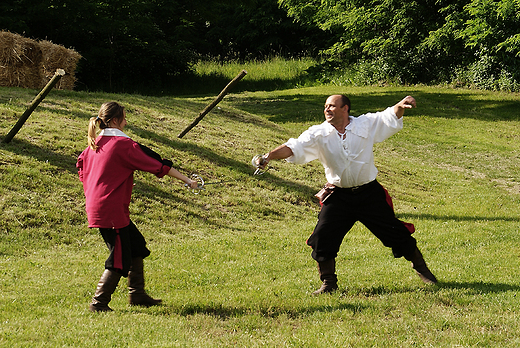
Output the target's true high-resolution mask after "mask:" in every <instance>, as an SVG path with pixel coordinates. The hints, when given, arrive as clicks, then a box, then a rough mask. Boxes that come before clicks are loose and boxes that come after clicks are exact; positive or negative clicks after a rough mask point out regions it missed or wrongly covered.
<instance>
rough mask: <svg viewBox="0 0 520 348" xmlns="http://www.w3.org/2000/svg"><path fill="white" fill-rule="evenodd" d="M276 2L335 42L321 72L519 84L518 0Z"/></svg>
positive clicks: (424, 79)
mask: <svg viewBox="0 0 520 348" xmlns="http://www.w3.org/2000/svg"><path fill="white" fill-rule="evenodd" d="M279 2H280V4H281V5H282V6H283V7H284V8H286V9H287V11H288V13H289V14H290V15H291V16H293V17H295V18H296V19H297V20H298V21H300V22H301V23H304V24H307V25H311V24H312V25H315V26H317V27H319V28H321V29H322V30H325V31H328V32H329V33H330V35H331V37H333V38H334V42H333V43H332V44H331V45H330V46H329V47H328V48H327V49H325V50H324V51H323V53H324V54H325V55H326V56H327V57H328V58H329V61H328V64H327V65H326V67H327V68H331V67H332V68H334V67H336V68H337V67H344V66H345V65H352V64H357V65H358V66H360V65H361V66H362V65H363V64H365V65H366V64H370V65H372V66H373V67H375V68H374V69H373V72H374V74H375V73H377V74H378V76H379V77H380V76H382V77H383V78H386V79H394V80H397V81H399V82H411V83H415V82H423V83H430V82H439V81H447V80H449V79H450V78H452V77H453V76H454V75H456V74H457V71H460V70H461V69H467V70H472V71H473V72H474V73H476V74H478V72H479V71H482V67H485V71H486V72H487V73H488V75H489V79H491V80H497V79H499V78H500V77H499V76H502V78H503V77H504V76H506V78H505V79H506V80H510V81H513V84H514V83H515V82H514V81H519V80H520V76H519V74H518V70H519V63H518V59H517V58H518V56H519V55H520V26H519V21H520V14H519V9H520V0H462V1H460V0H459V1H457V0H422V1H403V0H339V1H332V0H310V1H309V0H279ZM474 77H475V76H474ZM473 80H475V78H473Z"/></svg>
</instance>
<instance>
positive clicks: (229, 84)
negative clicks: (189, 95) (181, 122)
mask: <svg viewBox="0 0 520 348" xmlns="http://www.w3.org/2000/svg"><path fill="white" fill-rule="evenodd" d="M246 74H247V71H245V70H242V71H241V72H240V74H238V75H237V76H236V77H235V78H234V79H233V80H231V82H230V83H228V85H227V86H226V87H224V89H223V90H222V92H220V94H219V95H218V96H217V98H215V100H214V101H213V102H212V103H211V104H209V105H208V106H206V108H204V110H202V112H201V113H200V114H199V116H198V117H197V118H196V119H195V121H193V122H192V123H191V124H190V125H189V126H188V127H187V128H186V129H185V130H183V131H182V133H180V134H179V135H178V136H177V137H178V138H182V137H183V136H185V135H186V133H188V132H189V131H190V130H191V129H192V128H193V127H195V126H196V125H197V124H198V123H199V122H200V120H202V119H203V118H204V116H206V114H207V113H208V112H210V111H211V109H213V108H214V107H215V106H216V105H217V104H218V103H220V101H221V100H222V99H224V97H225V96H226V94H227V93H228V92H229V90H230V89H231V88H233V86H234V85H235V84H236V83H237V82H238V81H240V80H242V78H243V77H244V76H246Z"/></svg>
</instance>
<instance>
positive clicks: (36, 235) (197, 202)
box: [0, 71, 520, 347]
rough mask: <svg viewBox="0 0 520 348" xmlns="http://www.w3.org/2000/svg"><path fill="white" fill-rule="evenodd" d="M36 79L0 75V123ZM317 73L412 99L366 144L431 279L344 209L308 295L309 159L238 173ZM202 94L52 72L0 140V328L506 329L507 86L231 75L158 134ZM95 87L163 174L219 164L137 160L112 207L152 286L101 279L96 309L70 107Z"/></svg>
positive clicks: (515, 185)
mask: <svg viewBox="0 0 520 348" xmlns="http://www.w3.org/2000/svg"><path fill="white" fill-rule="evenodd" d="M238 72H239V71H237V73H238ZM229 74H230V75H235V73H229ZM251 75H254V74H251V73H250V74H248V78H249V77H250V76H251ZM232 77H233V76H231V78H232ZM228 78H229V76H226V79H228ZM282 79H283V76H282ZM266 80H267V79H266ZM244 82H245V81H244ZM241 83H242V82H241ZM36 92H37V91H30V90H23V89H16V88H11V89H8V88H0V140H1V139H2V138H3V136H4V135H5V134H7V133H8V132H9V130H10V129H11V127H12V126H13V125H14V124H15V122H16V120H17V119H18V117H19V116H20V115H21V113H22V112H23V111H24V109H25V107H26V105H27V103H28V102H29V101H30V100H31V99H32V98H33V97H34V95H35V94H36ZM337 92H341V93H346V94H348V95H349V96H350V97H351V100H352V104H353V105H352V108H353V114H354V115H359V114H361V113H363V112H366V111H372V110H380V109H383V108H385V107H386V106H390V105H393V104H394V103H395V102H397V101H398V100H400V99H401V98H402V97H404V96H405V95H406V94H411V95H414V96H415V97H416V98H417V102H418V108H417V109H414V110H410V111H409V112H407V113H406V115H405V127H404V129H403V130H402V131H401V132H400V133H398V134H397V135H395V136H394V137H392V138H390V139H388V140H387V141H386V142H384V143H381V144H378V145H377V146H376V149H375V155H376V162H377V166H378V168H379V169H380V175H379V180H380V182H381V183H382V184H383V185H384V186H385V187H387V189H388V190H389V191H390V193H391V195H392V196H393V197H394V205H395V208H396V212H397V214H398V215H399V217H401V218H402V219H403V220H406V221H409V222H413V223H414V224H415V225H416V228H417V231H416V233H415V237H416V238H417V239H418V243H419V246H420V247H421V249H422V251H423V253H424V255H425V257H426V259H427V261H428V263H429V265H430V268H431V269H432V270H433V272H434V273H435V274H436V275H437V277H438V278H439V280H440V283H439V284H438V285H436V286H427V285H424V284H422V283H421V282H420V280H419V278H418V277H417V276H416V275H415V274H414V273H413V271H412V269H411V268H410V266H409V264H408V263H407V262H406V261H405V260H403V259H398V260H395V259H393V258H392V256H391V253H390V251H389V250H388V249H386V248H384V247H383V246H382V245H381V243H380V242H379V241H378V240H376V239H375V237H373V236H372V235H371V234H370V232H369V231H367V230H366V229H365V228H364V227H363V226H362V225H359V224H357V225H356V226H355V227H354V228H353V230H352V231H351V232H350V233H349V234H348V235H347V237H346V239H345V241H344V243H343V245H342V249H341V251H340V254H339V257H338V276H339V285H340V291H338V292H337V293H335V294H333V295H331V296H320V297H313V296H311V295H310V294H311V292H312V291H314V290H315V289H316V288H317V287H318V286H319V279H318V276H317V271H316V266H315V263H314V261H313V260H312V259H311V257H310V250H309V248H308V247H307V246H306V245H305V240H306V238H307V237H308V236H309V235H310V233H311V232H312V229H313V227H314V224H315V222H316V217H317V213H318V211H319V206H318V203H317V202H316V200H315V199H314V197H313V194H314V193H315V192H316V191H318V190H319V188H320V187H321V185H322V184H323V183H324V175H323V173H322V168H321V165H320V164H319V163H317V162H313V163H310V164H307V165H303V166H295V165H291V164H288V163H285V162H276V163H272V168H271V169H270V170H269V171H268V172H267V173H266V174H264V175H262V176H255V177H254V176H252V172H253V170H252V168H251V167H250V164H249V163H250V160H251V158H252V157H253V155H255V154H258V153H263V152H265V151H267V150H269V149H271V148H273V147H274V146H277V145H278V144H280V143H283V142H284V141H286V140H287V139H288V138H290V137H296V136H298V135H299V134H300V133H301V132H302V131H303V130H305V129H306V128H307V127H308V126H310V125H312V124H315V123H318V122H322V119H323V114H322V108H323V103H324V100H325V99H326V96H327V95H329V94H332V93H337ZM212 99H213V96H190V97H181V96H177V97H166V96H165V97H145V96H140V95H110V94H102V93H86V92H68V91H52V92H51V93H50V94H49V96H48V97H47V98H46V99H45V100H44V102H43V103H42V104H41V105H40V107H38V109H37V110H36V111H35V112H34V114H33V115H31V117H30V118H29V120H28V121H27V123H26V124H25V125H24V127H23V128H22V129H21V130H20V132H19V133H18V134H17V135H16V136H15V138H14V139H13V141H12V142H10V143H9V144H3V143H0V211H1V212H2V215H1V216H2V218H1V220H0V323H1V325H0V346H5V347H35V346H37V347H45V346H49V347H56V346H67V347H68V346H70V347H73V346H85V347H127V346H128V347H130V346H131V347H149V346H164V347H232V346H233V347H235V346H238V347H261V346H268V347H327V346H331V347H335V346H337V347H504V346H509V347H515V346H519V345H520V333H519V332H520V324H519V322H518V314H519V313H520V301H519V294H520V282H519V281H518V270H519V266H520V262H519V257H520V251H519V250H520V248H519V247H520V242H519V241H518V233H519V225H520V224H519V213H518V207H519V205H520V192H519V191H520V189H519V187H520V183H519V179H518V178H519V177H520V175H519V174H520V173H519V171H520V166H518V162H519V161H518V160H519V158H520V150H519V146H518V140H519V137H520V119H519V111H518V110H520V109H519V104H520V96H519V95H517V94H503V93H492V92H481V91H471V90H454V89H442V88H434V87H392V88H376V87H362V88H361V87H360V88H354V87H334V86H322V87H307V88H295V89H284V90H259V91H236V92H235V93H232V94H230V95H229V96H227V97H226V98H225V99H224V101H222V102H221V103H220V104H219V108H215V109H214V110H213V111H212V112H211V113H210V114H208V115H207V116H206V118H204V120H203V121H201V123H200V124H199V125H198V126H197V127H195V128H194V129H193V130H192V131H191V132H189V133H188V134H187V135H186V136H185V137H184V138H183V139H178V138H177V135H178V134H179V133H180V132H181V131H182V130H183V129H184V128H185V127H186V126H187V125H188V124H189V123H190V122H191V121H192V120H193V119H194V118H195V117H196V116H197V115H198V113H199V112H200V111H201V110H202V109H203V108H204V107H205V106H206V105H207V104H208V103H209V102H211V101H212ZM108 100H117V101H119V102H121V103H122V104H124V105H125V106H126V107H127V111H128V113H127V115H128V122H129V125H128V127H127V129H126V131H127V133H128V134H129V135H130V136H131V137H132V138H134V139H135V140H137V141H140V142H142V143H144V144H146V145H149V146H151V147H153V148H154V149H155V150H157V151H158V152H160V153H162V154H163V155H164V156H165V157H169V158H172V159H173V161H174V164H175V166H176V167H177V168H178V169H179V170H181V171H182V172H183V173H185V174H191V173H198V174H200V175H201V176H202V177H204V179H205V180H207V181H219V180H235V181H234V182H231V183H225V184H222V185H214V186H208V187H207V190H206V191H205V192H203V193H201V194H199V195H193V194H191V193H189V192H188V191H187V190H186V189H185V188H184V187H183V186H182V185H181V183H180V182H172V180H171V179H166V178H164V179H157V178H155V177H154V176H153V175H150V174H148V173H139V174H137V175H136V186H135V189H134V196H133V202H132V205H131V214H132V218H133V220H134V221H135V223H136V224H137V225H138V227H139V228H140V230H141V231H142V232H143V234H144V235H145V237H146V238H147V240H148V243H149V247H150V249H151V250H152V255H151V256H150V257H149V258H147V259H146V260H145V271H146V277H147V290H148V291H149V293H150V294H151V295H152V296H155V297H160V298H162V299H163V300H164V305H163V306H160V307H155V308H148V309H147V308H135V307H130V306H129V305H128V304H127V302H126V301H127V297H126V296H127V295H126V289H125V286H124V285H125V284H124V282H123V281H121V283H120V286H119V287H118V289H117V291H116V293H115V294H114V297H113V301H112V302H111V307H112V308H113V309H115V312H113V313H106V314H95V313H90V312H88V310H87V307H88V304H89V302H90V300H91V297H92V295H93V292H94V289H95V285H96V283H97V280H98V279H99V276H100V275H101V273H102V270H103V263H104V259H105V258H106V256H107V252H106V247H105V246H104V244H103V242H102V239H101V237H100V236H99V235H98V232H97V231H96V230H89V229H88V228H87V225H86V217H85V213H84V198H83V193H82V187H81V184H80V182H79V181H78V179H77V174H76V171H75V166H74V165H75V162H76V158H77V156H78V155H79V153H80V152H81V151H82V150H83V149H84V148H85V147H86V127H87V123H88V118H89V117H91V116H92V115H94V114H96V112H97V109H98V108H99V106H100V105H101V103H102V102H104V101H108Z"/></svg>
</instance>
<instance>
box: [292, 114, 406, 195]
mask: <svg viewBox="0 0 520 348" xmlns="http://www.w3.org/2000/svg"><path fill="white" fill-rule="evenodd" d="M349 118H350V123H349V125H348V126H347V127H346V128H345V137H344V139H342V138H343V137H341V136H340V135H339V133H338V131H337V130H336V128H334V127H333V126H332V125H331V124H330V123H328V122H326V121H325V122H323V123H322V124H320V125H316V126H312V127H310V128H309V129H307V130H306V131H305V132H303V133H302V134H301V135H300V136H299V137H298V139H294V138H291V139H289V140H288V141H287V142H286V143H285V145H286V146H287V147H289V148H290V149H291V150H292V152H293V155H292V156H291V157H289V158H287V161H288V162H291V163H296V164H303V163H307V162H310V161H313V160H315V159H317V160H319V161H320V162H321V163H322V164H323V167H324V168H325V176H326V178H327V181H328V182H329V183H331V184H333V185H335V186H338V187H355V186H360V185H363V184H366V183H369V182H371V181H373V180H375V179H376V177H377V173H378V171H377V168H376V166H375V165H374V152H373V145H374V143H379V142H382V141H383V140H385V139H387V138H389V137H390V136H392V135H394V134H395V133H397V132H399V131H400V130H401V129H402V128H403V119H402V118H400V119H398V118H397V116H396V115H395V113H394V109H393V107H389V108H387V109H386V110H384V111H381V112H375V113H367V114H364V115H361V116H359V117H352V116H350V117H349Z"/></svg>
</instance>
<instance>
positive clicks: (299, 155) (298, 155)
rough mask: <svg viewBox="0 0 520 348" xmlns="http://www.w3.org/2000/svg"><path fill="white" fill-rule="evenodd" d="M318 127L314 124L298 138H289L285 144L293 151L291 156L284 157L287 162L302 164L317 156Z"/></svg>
mask: <svg viewBox="0 0 520 348" xmlns="http://www.w3.org/2000/svg"><path fill="white" fill-rule="evenodd" d="M317 130H318V128H317V127H316V126H313V127H310V128H309V129H307V130H306V131H305V132H303V133H302V134H301V135H300V136H299V137H298V139H294V138H291V139H289V140H288V141H287V142H286V143H285V146H287V147H288V148H290V149H291V150H292V152H293V155H292V156H291V157H288V158H287V159H286V161H287V162H290V163H294V164H304V163H307V162H310V161H313V160H315V159H318V157H319V147H318V133H319V132H317Z"/></svg>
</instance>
